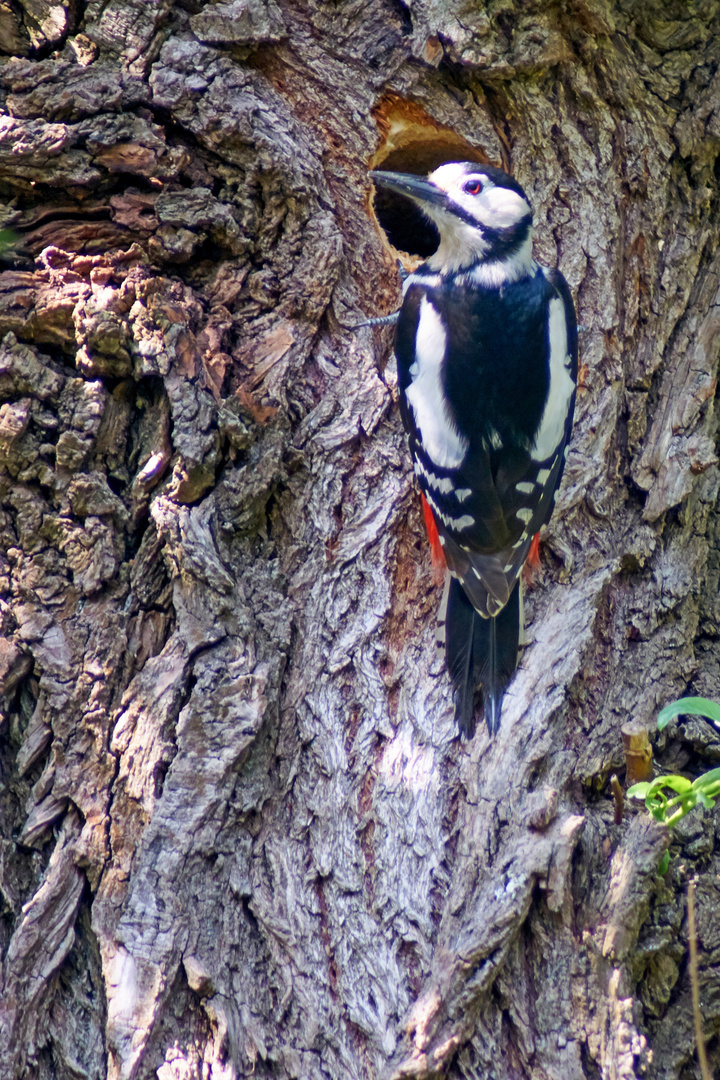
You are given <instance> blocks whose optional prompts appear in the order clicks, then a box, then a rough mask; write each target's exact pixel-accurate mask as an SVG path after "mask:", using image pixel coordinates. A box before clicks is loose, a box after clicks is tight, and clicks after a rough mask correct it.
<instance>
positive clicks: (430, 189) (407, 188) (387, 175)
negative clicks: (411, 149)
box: [370, 169, 447, 206]
mask: <svg viewBox="0 0 720 1080" xmlns="http://www.w3.org/2000/svg"><path fill="white" fill-rule="evenodd" d="M370 179H371V180H372V181H373V183H374V184H378V185H379V186H380V187H384V188H389V189H390V191H396V192H397V193H398V195H405V196H406V198H408V199H412V200H413V201H414V202H418V203H431V204H433V205H435V206H446V204H447V195H446V194H445V192H444V191H441V190H440V188H437V187H435V185H434V184H431V183H430V181H429V180H426V179H425V177H424V176H415V175H414V174H413V173H399V172H381V171H380V170H379V169H374V170H373V171H372V172H371V173H370Z"/></svg>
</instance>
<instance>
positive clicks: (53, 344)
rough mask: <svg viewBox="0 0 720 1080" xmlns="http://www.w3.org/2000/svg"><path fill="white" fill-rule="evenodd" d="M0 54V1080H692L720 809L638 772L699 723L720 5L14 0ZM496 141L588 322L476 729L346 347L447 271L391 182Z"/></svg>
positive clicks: (388, 338) (705, 683)
mask: <svg viewBox="0 0 720 1080" xmlns="http://www.w3.org/2000/svg"><path fill="white" fill-rule="evenodd" d="M0 50H1V51H2V57H1V58H0V109H1V110H2V115H0V197H2V211H1V216H0V228H2V229H4V230H5V231H4V232H3V234H2V236H3V238H4V239H3V249H2V252H0V259H1V260H2V266H1V267H0V270H1V271H2V272H0V341H1V344H0V391H1V392H2V401H3V402H4V403H3V404H2V406H1V407H0V465H1V471H0V548H1V550H2V555H1V557H0V597H1V600H0V631H1V633H2V637H1V638H0V689H1V690H2V701H1V702H0V704H1V705H2V726H1V727H0V808H1V809H0V916H1V917H0V957H1V958H2V973H1V989H2V994H1V998H0V1077H1V1078H2V1080H25V1078H27V1080H103V1078H105V1077H108V1078H109V1080H150V1078H155V1077H157V1078H158V1080H235V1078H240V1077H251V1076H252V1077H256V1078H258V1080H271V1078H272V1080H290V1078H298V1080H391V1078H393V1080H400V1078H401V1077H417V1078H423V1077H436V1076H438V1077H439V1076H442V1077H448V1078H456V1080H461V1078H462V1080H470V1078H487V1080H528V1078H532V1080H581V1078H584V1080H599V1078H607V1080H632V1078H638V1080H639V1078H641V1077H644V1078H650V1080H692V1078H697V1077H699V1075H700V1073H699V1067H698V1065H697V1063H696V1062H697V1059H696V1056H695V1046H694V1033H693V1020H692V1009H691V991H690V982H689V974H688V969H687V918H686V905H685V895H686V885H687V882H688V880H689V879H690V878H691V877H694V876H697V878H698V887H697V919H698V947H699V950H700V993H701V1002H702V1012H703V1019H704V1024H705V1035H706V1039H707V1041H708V1053H709V1056H710V1059H711V1061H712V1062H714V1066H715V1068H718V1067H720V1052H719V1051H718V1034H719V1033H720V918H719V915H720V846H719V845H718V843H716V839H715V837H716V831H717V830H718V829H720V818H719V817H718V816H717V815H716V816H715V817H714V816H713V813H712V812H711V811H702V812H700V813H696V814H693V815H691V816H689V817H688V818H686V819H685V820H684V821H683V822H682V823H681V826H680V827H679V828H678V829H677V830H676V831H675V832H674V833H673V834H672V836H671V837H669V836H668V834H667V832H666V830H665V829H664V827H662V826H660V825H658V824H657V823H655V822H653V821H652V820H651V819H650V818H649V817H648V815H647V814H646V813H645V811H644V808H638V806H637V804H634V805H632V806H628V807H626V813H625V816H624V819H623V820H622V822H621V823H620V824H615V821H614V807H613V800H612V796H611V793H610V785H609V777H610V775H611V774H612V773H613V772H615V773H618V774H619V775H620V777H621V779H622V778H623V777H624V770H625V758H624V753H623V742H622V735H621V729H622V727H623V725H625V724H626V723H627V722H628V721H630V720H632V721H634V722H635V723H636V724H637V723H639V724H640V725H644V726H645V727H646V728H647V729H648V730H650V731H653V732H654V729H655V717H656V713H657V710H658V708H659V707H661V706H662V705H664V704H666V703H667V702H668V701H670V700H673V699H674V698H676V697H678V696H680V695H682V694H684V693H693V694H704V695H707V696H709V697H712V698H717V699H720V648H719V642H718V638H719V636H720V601H719V600H718V582H719V578H720V515H719V514H718V508H717V495H718V457H717V452H716V428H717V421H716V414H715V407H714V399H715V393H716V386H717V367H718V354H719V352H720V245H719V244H718V240H719V239H720V197H719V193H718V176H719V175H720V4H719V3H718V2H717V0H570V2H569V3H568V4H547V3H544V2H541V0H489V2H488V3H487V4H483V3H481V2H480V0H227V2H222V3H203V0H179V2H177V3H172V2H171V0H89V2H88V3H83V2H82V0H52V2H50V0H0ZM468 157H470V158H473V159H477V160H485V161H491V162H493V163H495V164H500V165H504V166H505V167H506V168H509V169H511V170H512V171H513V173H514V174H515V175H516V176H517V177H518V178H519V180H520V181H521V183H522V184H523V185H524V186H525V188H526V190H527V191H528V193H529V195H530V197H531V199H532V201H533V204H534V207H535V216H536V256H537V258H538V260H539V261H540V262H542V263H544V264H546V265H549V266H556V265H557V266H559V267H560V269H561V270H562V272H563V273H564V274H565V275H566V277H567V279H568V281H569V282H570V285H571V287H572V289H573V293H574V295H575V298H576V303H577V308H578V317H579V322H580V324H581V326H582V328H583V330H582V333H581V389H580V392H579V397H578V407H577V418H576V425H575V432H574V437H573V443H572V449H571V453H570V456H569V460H568V466H567V470H566V476H565V479H564V481H563V486H562V490H561V493H560V496H559V499H558V505H557V510H556V513H555V515H554V518H553V520H552V522H551V524H550V526H549V528H548V529H547V531H546V533H545V534H544V536H543V543H542V547H541V553H542V566H541V569H540V571H538V572H537V573H536V574H535V578H534V581H533V583H532V586H531V587H530V589H529V591H528V594H527V598H526V617H527V623H528V644H527V647H526V648H525V650H524V653H523V657H522V662H521V665H520V669H519V671H518V673H517V676H516V678H515V680H514V682H513V684H512V687H511V689H510V692H509V693H508V695H507V698H506V703H505V708H504V714H503V722H502V729H501V731H500V734H499V735H498V737H497V738H496V739H495V740H494V741H492V742H491V741H490V740H489V738H488V736H487V733H486V731H485V730H484V727H483V728H479V729H478V733H477V735H476V737H475V738H474V739H473V740H472V741H471V742H469V743H461V742H460V741H459V740H458V739H457V737H456V733H455V727H454V720H453V713H452V704H451V694H450V686H449V681H448V677H447V674H446V672H445V670H444V666H443V664H442V662H441V661H438V660H437V659H436V657H435V652H434V642H433V638H434V629H433V624H434V614H435V609H436V606H437V602H438V599H439V597H438V590H437V586H436V585H435V583H434V581H433V577H432V571H431V567H430V561H429V554H428V553H427V550H426V543H425V540H424V537H423V527H422V520H421V513H420V509H419V504H418V498H417V494H416V492H415V491H414V488H413V481H412V474H411V468H410V462H409V457H408V453H407V450H406V446H405V440H404V435H403V432H402V429H401V423H400V418H399V415H398V411H397V407H396V393H395V383H394V366H393V361H392V356H391V351H392V350H391V342H392V331H391V330H388V329H386V328H367V327H366V328H364V329H361V330H358V331H356V330H354V329H353V328H354V327H355V326H356V325H357V324H358V323H360V322H362V321H363V319H368V318H371V317H373V316H375V315H378V314H384V313H386V312H389V311H391V310H393V309H394V308H395V307H396V306H397V304H398V298H399V279H398V274H397V268H396V263H395V259H396V256H397V252H396V250H395V248H393V247H391V245H390V243H389V242H388V239H387V236H390V237H391V238H394V240H393V242H394V244H395V247H400V248H404V249H405V250H409V252H410V254H413V253H415V254H418V253H420V252H419V250H418V249H417V248H414V247H413V236H414V235H415V230H416V227H417V223H416V224H413V223H412V222H410V223H409V224H408V222H407V220H405V219H404V218H403V213H404V211H403V210H402V208H401V207H400V206H399V205H398V204H397V203H395V204H392V203H385V204H381V203H380V202H378V203H377V204H376V205H375V210H373V207H372V205H371V201H370V185H369V182H368V180H367V170H368V168H369V167H371V166H373V165H380V164H382V165H383V167H385V168H395V169H399V170H405V171H415V172H418V171H427V170H428V169H429V168H432V167H433V166H435V165H438V164H440V163H441V162H442V161H447V160H458V159H466V158H468ZM381 225H382V228H381ZM383 230H384V231H383ZM386 233H387V236H386ZM406 261H407V260H406ZM517 393H518V394H522V386H518V387H517ZM654 738H655V736H654V735H653V739H654ZM655 754H656V763H657V764H658V765H659V766H660V767H661V768H663V769H665V770H671V771H678V770H686V771H687V773H688V775H690V776H695V775H697V774H698V773H699V772H700V771H702V770H703V769H705V768H709V767H710V766H711V765H712V764H714V763H717V762H718V761H720V735H719V734H718V733H717V732H715V731H714V729H713V728H712V727H711V726H710V725H709V724H707V723H706V722H705V721H703V720H700V719H694V720H692V721H690V720H686V721H681V722H678V723H674V724H672V725H671V726H670V728H669V729H668V730H667V732H665V733H663V735H662V736H661V737H659V738H658V739H657V741H656V743H655ZM668 844H670V853H671V856H672V857H671V860H670V867H669V869H668V870H667V872H666V873H665V874H664V875H661V874H660V873H659V869H658V867H659V864H660V860H661V856H662V854H663V852H664V851H665V850H666V848H667V847H668Z"/></svg>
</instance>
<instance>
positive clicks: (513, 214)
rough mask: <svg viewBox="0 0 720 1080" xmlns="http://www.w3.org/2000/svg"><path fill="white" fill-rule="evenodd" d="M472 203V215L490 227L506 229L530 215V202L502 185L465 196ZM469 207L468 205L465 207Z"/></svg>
mask: <svg viewBox="0 0 720 1080" xmlns="http://www.w3.org/2000/svg"><path fill="white" fill-rule="evenodd" d="M465 198H466V199H470V200H471V202H472V204H473V205H474V210H471V213H474V216H475V217H477V218H478V220H479V221H481V222H482V224H483V225H487V226H488V227H489V228H491V229H507V228H510V226H512V225H517V224H518V222H520V221H522V220H523V219H524V218H527V217H529V216H530V213H531V210H530V204H529V203H528V202H527V201H526V200H525V199H523V197H522V195H518V193H517V191H511V190H510V189H509V188H503V187H486V188H483V191H482V192H481V193H480V195H476V196H475V197H474V198H473V197H472V196H467V195H466V196H465ZM467 209H470V207H467Z"/></svg>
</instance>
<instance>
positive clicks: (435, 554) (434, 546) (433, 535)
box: [420, 492, 447, 585]
mask: <svg viewBox="0 0 720 1080" xmlns="http://www.w3.org/2000/svg"><path fill="white" fill-rule="evenodd" d="M420 498H421V500H422V508H423V517H424V518H425V528H426V529H427V534H428V540H429V541H430V558H431V559H432V568H433V578H434V579H435V584H436V585H442V582H443V579H444V577H445V568H446V566H447V563H446V562H445V552H444V551H443V549H442V544H441V543H440V534H439V533H438V528H437V525H436V524H435V517H434V515H433V512H432V510H431V509H430V504H429V503H428V501H427V499H426V498H425V496H424V495H423V493H422V492H420Z"/></svg>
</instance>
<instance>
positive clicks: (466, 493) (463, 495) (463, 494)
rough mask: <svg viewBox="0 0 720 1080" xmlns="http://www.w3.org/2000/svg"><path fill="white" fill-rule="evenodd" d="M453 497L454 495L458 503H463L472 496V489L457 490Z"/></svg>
mask: <svg viewBox="0 0 720 1080" xmlns="http://www.w3.org/2000/svg"><path fill="white" fill-rule="evenodd" d="M455 495H456V498H457V500H458V502H465V500H466V499H469V498H470V496H471V495H472V489H471V488H458V489H457V491H456V492H455Z"/></svg>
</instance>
